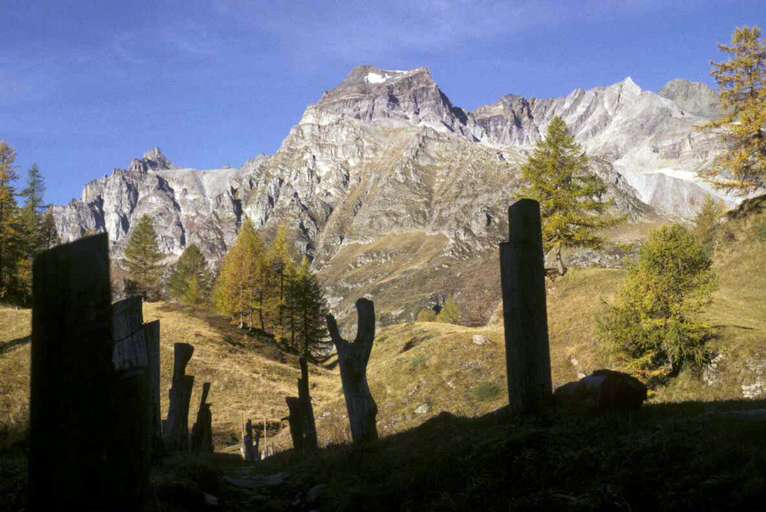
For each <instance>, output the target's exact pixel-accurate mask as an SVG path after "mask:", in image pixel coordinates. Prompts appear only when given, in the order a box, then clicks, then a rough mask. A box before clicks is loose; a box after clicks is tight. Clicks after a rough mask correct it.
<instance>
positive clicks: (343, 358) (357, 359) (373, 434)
mask: <svg viewBox="0 0 766 512" xmlns="http://www.w3.org/2000/svg"><path fill="white" fill-rule="evenodd" d="M356 311H357V315H358V317H359V319H358V327H357V332H356V339H355V340H354V343H349V342H348V341H346V340H344V339H343V338H342V337H341V335H340V332H339V331H338V324H337V322H336V321H335V317H334V316H332V315H327V328H328V330H329V331H330V337H331V338H332V341H333V343H334V344H335V348H336V349H337V351H338V365H339V366H340V378H341V382H342V384H343V394H344V395H345V397H346V409H347V410H348V419H349V422H350V424H351V438H352V439H353V441H354V443H363V442H367V441H373V440H375V439H377V438H378V430H377V427H376V425H375V416H376V415H377V413H378V407H377V406H376V405H375V400H374V399H373V398H372V393H370V386H369V385H368V384H367V363H368V362H369V360H370V353H371V352H372V343H373V341H374V340H375V306H374V304H373V303H372V301H371V300H367V299H359V300H357V301H356Z"/></svg>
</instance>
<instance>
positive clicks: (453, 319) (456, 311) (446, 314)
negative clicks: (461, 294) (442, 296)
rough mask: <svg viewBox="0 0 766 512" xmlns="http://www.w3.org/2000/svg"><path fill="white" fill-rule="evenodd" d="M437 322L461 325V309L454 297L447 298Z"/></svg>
mask: <svg viewBox="0 0 766 512" xmlns="http://www.w3.org/2000/svg"><path fill="white" fill-rule="evenodd" d="M436 321H437V322H444V323H445V324H459V323H460V308H459V307H458V305H457V302H455V299H453V298H452V297H447V300H446V301H444V305H443V306H442V309H441V311H439V314H438V315H437V316H436Z"/></svg>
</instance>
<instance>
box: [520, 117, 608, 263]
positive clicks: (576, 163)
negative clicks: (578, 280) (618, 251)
mask: <svg viewBox="0 0 766 512" xmlns="http://www.w3.org/2000/svg"><path fill="white" fill-rule="evenodd" d="M521 170H522V176H523V178H524V180H525V181H526V182H527V184H528V187H527V188H526V189H525V190H524V191H523V192H522V195H523V196H525V197H530V198H532V199H536V200H537V201H538V202H539V203H540V213H541V215H542V222H543V242H544V244H545V246H546V251H548V252H550V251H553V255H554V256H555V258H556V262H557V265H558V273H559V274H560V275H564V274H565V273H566V270H567V269H566V265H565V264H564V260H563V257H562V249H563V248H564V247H577V246H586V247H598V246H600V244H601V243H602V239H601V237H600V236H598V230H599V229H602V228H604V227H607V226H610V225H612V224H614V223H615V222H616V219H612V218H608V217H605V215H604V214H605V211H606V209H607V208H608V207H609V206H610V205H611V202H609V201H603V200H602V197H603V196H604V194H605V193H606V185H605V184H604V182H603V181H602V180H601V179H600V178H599V177H598V176H596V175H595V174H592V173H591V172H589V170H588V157H587V156H586V155H585V152H584V151H583V150H582V148H581V147H580V145H579V144H577V143H576V142H575V140H574V137H572V135H571V134H570V133H569V130H568V129H567V126H566V124H565V123H564V121H563V120H562V119H561V118H560V117H554V118H553V120H552V121H551V123H550V125H548V131H547V133H546V136H545V139H543V140H541V141H539V142H538V143H537V145H536V146H535V149H534V151H533V152H532V154H531V155H530V156H529V159H528V160H527V162H526V163H525V164H524V166H523V167H522V168H521ZM511 236H513V234H511Z"/></svg>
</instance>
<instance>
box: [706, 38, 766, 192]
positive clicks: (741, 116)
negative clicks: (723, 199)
mask: <svg viewBox="0 0 766 512" xmlns="http://www.w3.org/2000/svg"><path fill="white" fill-rule="evenodd" d="M718 48H719V49H720V50H721V51H722V52H723V53H725V54H726V55H728V56H729V60H728V61H726V62H721V63H716V62H713V63H712V64H713V70H712V71H711V75H712V76H713V78H715V80H716V82H718V88H719V91H720V92H719V95H720V98H721V106H722V107H723V108H724V110H725V111H726V112H727V114H726V115H725V116H724V117H723V118H721V119H719V120H717V121H715V122H713V123H710V124H708V125H707V128H721V129H722V130H723V139H724V141H725V142H726V144H727V146H728V150H727V151H725V152H724V153H723V154H721V155H720V156H719V157H718V158H717V159H716V160H715V163H714V165H713V167H712V169H710V171H709V172H708V173H707V176H708V177H709V179H710V180H711V181H712V182H713V184H715V185H716V186H718V187H720V188H724V189H727V190H733V191H737V192H739V193H741V194H747V193H749V192H754V191H756V190H759V189H763V188H764V187H766V46H764V43H763V41H762V40H761V29H760V28H758V27H740V28H738V29H737V30H735V31H734V35H733V36H732V39H731V44H730V45H719V46H718Z"/></svg>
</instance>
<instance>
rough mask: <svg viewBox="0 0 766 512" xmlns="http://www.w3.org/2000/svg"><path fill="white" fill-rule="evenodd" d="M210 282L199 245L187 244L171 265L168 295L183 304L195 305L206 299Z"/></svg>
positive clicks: (205, 261)
mask: <svg viewBox="0 0 766 512" xmlns="http://www.w3.org/2000/svg"><path fill="white" fill-rule="evenodd" d="M210 283H211V279H210V271H209V270H208V267H207V260H205V256H204V255H203V254H202V251H200V250H199V247H197V246H196V245H194V244H191V245H189V246H188V247H187V248H186V249H184V252H183V254H181V257H180V258H178V261H177V262H176V264H175V265H174V266H173V272H172V273H171V274H170V278H169V279H168V291H169V292H170V296H171V297H172V298H173V299H175V300H177V301H179V302H182V303H184V304H187V305H191V306H197V305H200V304H203V303H205V302H206V301H207V295H208V292H209V290H210Z"/></svg>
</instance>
